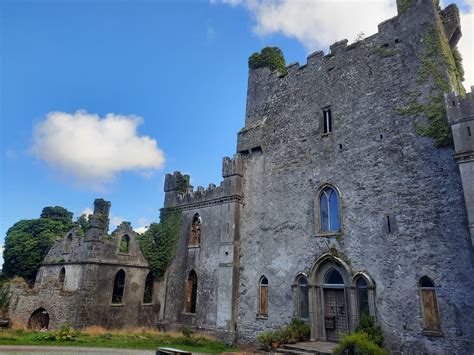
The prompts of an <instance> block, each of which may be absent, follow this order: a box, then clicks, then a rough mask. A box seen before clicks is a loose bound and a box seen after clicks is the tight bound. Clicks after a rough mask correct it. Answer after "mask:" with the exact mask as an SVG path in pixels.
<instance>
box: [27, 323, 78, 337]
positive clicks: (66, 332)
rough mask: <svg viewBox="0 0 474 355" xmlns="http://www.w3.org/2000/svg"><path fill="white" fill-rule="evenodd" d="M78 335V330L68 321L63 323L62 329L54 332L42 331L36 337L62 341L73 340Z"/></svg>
mask: <svg viewBox="0 0 474 355" xmlns="http://www.w3.org/2000/svg"><path fill="white" fill-rule="evenodd" d="M76 337H77V332H76V331H75V330H74V329H72V328H71V327H70V326H69V324H68V323H65V324H63V325H62V327H61V329H60V330H57V331H53V332H45V333H41V334H40V335H38V336H37V337H36V339H37V340H52V341H57V340H62V341H71V340H75V339H76Z"/></svg>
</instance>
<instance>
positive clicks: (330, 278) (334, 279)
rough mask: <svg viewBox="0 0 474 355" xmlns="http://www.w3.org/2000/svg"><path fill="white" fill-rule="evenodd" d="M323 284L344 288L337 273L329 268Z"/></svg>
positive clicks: (342, 281)
mask: <svg viewBox="0 0 474 355" xmlns="http://www.w3.org/2000/svg"><path fill="white" fill-rule="evenodd" d="M324 284H325V285H337V286H344V280H343V278H342V276H341V274H340V273H339V271H337V270H336V269H334V268H330V269H329V270H328V272H327V273H326V276H325V277H324Z"/></svg>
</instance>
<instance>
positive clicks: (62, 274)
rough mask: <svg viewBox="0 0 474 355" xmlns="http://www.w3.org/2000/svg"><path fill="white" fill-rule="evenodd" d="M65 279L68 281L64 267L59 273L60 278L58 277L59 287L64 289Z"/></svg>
mask: <svg viewBox="0 0 474 355" xmlns="http://www.w3.org/2000/svg"><path fill="white" fill-rule="evenodd" d="M65 279H66V269H65V268H63V267H62V268H61V270H60V271H59V276H58V286H59V287H61V288H64V281H65Z"/></svg>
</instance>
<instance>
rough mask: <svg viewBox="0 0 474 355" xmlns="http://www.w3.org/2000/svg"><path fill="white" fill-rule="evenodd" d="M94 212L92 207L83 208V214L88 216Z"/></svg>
mask: <svg viewBox="0 0 474 355" xmlns="http://www.w3.org/2000/svg"><path fill="white" fill-rule="evenodd" d="M93 213H94V211H92V209H90V208H89V207H86V208H84V209H83V210H82V212H81V215H85V216H86V217H89V216H90V215H91V214H93Z"/></svg>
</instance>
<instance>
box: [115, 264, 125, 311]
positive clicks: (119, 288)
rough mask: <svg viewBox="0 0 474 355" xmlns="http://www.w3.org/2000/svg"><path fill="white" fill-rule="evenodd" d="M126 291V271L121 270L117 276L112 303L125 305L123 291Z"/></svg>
mask: <svg viewBox="0 0 474 355" xmlns="http://www.w3.org/2000/svg"><path fill="white" fill-rule="evenodd" d="M124 289H125V271H123V270H119V271H118V272H117V274H116V275H115V280H114V290H113V293H112V303H113V304H121V303H123V302H122V301H123V291H124Z"/></svg>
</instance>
